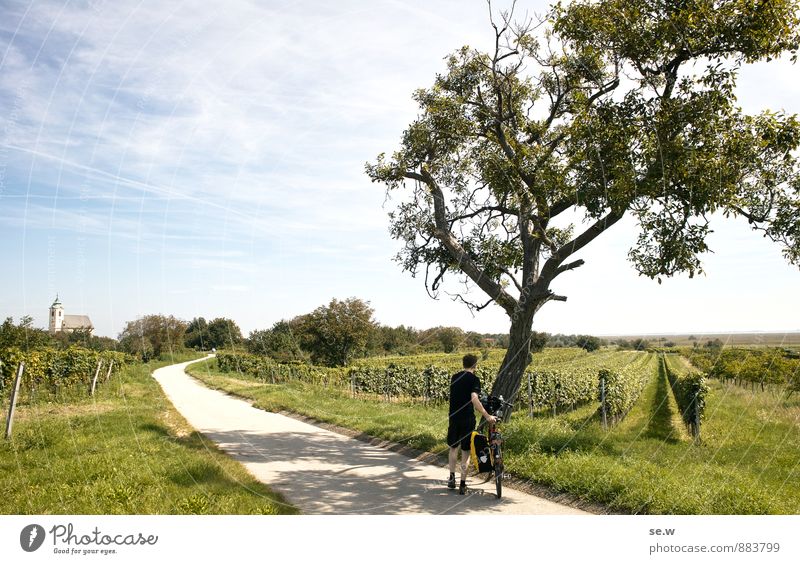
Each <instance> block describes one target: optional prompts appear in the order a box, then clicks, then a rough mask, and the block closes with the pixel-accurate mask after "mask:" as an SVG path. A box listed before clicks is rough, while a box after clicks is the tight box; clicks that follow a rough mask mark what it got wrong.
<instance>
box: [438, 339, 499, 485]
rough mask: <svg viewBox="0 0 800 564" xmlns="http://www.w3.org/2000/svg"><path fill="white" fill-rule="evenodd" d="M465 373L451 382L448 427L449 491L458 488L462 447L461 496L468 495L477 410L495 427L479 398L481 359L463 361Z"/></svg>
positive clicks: (460, 373)
mask: <svg viewBox="0 0 800 564" xmlns="http://www.w3.org/2000/svg"><path fill="white" fill-rule="evenodd" d="M462 364H463V366H464V370H462V371H461V372H459V373H457V374H454V375H453V377H452V378H451V379H450V417H449V424H448V427H447V446H449V447H450V478H449V479H448V480H447V487H448V488H450V489H451V490H453V489H455V487H456V459H457V458H458V449H459V447H461V483H460V484H459V486H458V493H459V494H461V495H464V493H465V492H466V491H467V461H468V460H469V451H470V448H469V447H470V438H471V437H472V431H473V430H474V429H475V411H474V410H475V409H477V410H478V411H479V412H480V413H481V415H483V417H484V419H486V421H488V422H489V423H494V422H495V418H494V417H492V416H491V415H489V413H487V411H486V409H485V408H484V407H483V405H481V400H480V397H479V396H478V394H480V393H481V383H480V380H478V377H477V376H475V368H476V366H477V365H478V357H477V356H475V355H474V354H468V355H466V356H465V357H464V359H463V360H462Z"/></svg>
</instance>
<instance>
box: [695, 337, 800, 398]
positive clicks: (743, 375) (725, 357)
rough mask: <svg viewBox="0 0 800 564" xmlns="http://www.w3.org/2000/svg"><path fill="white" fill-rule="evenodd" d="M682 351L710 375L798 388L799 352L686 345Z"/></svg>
mask: <svg viewBox="0 0 800 564" xmlns="http://www.w3.org/2000/svg"><path fill="white" fill-rule="evenodd" d="M681 352H682V354H683V355H684V356H685V357H686V358H687V359H688V360H689V361H690V362H691V363H692V365H694V366H696V367H697V368H698V369H699V370H701V371H703V372H705V373H707V374H708V375H709V376H710V377H713V378H718V379H720V380H722V381H726V382H732V383H735V384H737V385H739V386H743V387H744V386H749V387H750V389H751V390H754V391H755V390H760V391H764V390H765V389H766V386H768V385H774V386H781V387H785V388H786V389H787V392H788V393H789V394H791V393H793V392H800V354H798V353H797V352H796V351H793V350H791V349H782V348H724V349H721V350H720V349H713V348H705V347H696V348H686V349H682V350H681Z"/></svg>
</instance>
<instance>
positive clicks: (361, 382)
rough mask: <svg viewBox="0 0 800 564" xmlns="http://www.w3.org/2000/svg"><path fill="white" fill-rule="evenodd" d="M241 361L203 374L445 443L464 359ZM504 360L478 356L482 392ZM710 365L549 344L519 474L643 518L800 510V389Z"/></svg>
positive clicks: (517, 429) (345, 423)
mask: <svg viewBox="0 0 800 564" xmlns="http://www.w3.org/2000/svg"><path fill="white" fill-rule="evenodd" d="M682 352H683V351H682ZM238 356H239V355H233V356H232V357H228V356H227V354H226V353H222V354H220V355H219V358H218V359H217V360H212V361H208V362H207V363H206V366H203V365H202V364H201V365H196V366H195V367H194V368H192V369H191V372H192V374H193V375H195V377H197V378H199V379H200V380H202V381H203V382H205V383H206V384H208V385H210V386H212V387H214V388H217V389H223V390H226V391H228V392H230V393H233V394H237V395H241V396H243V397H247V398H250V399H251V400H252V401H253V402H254V404H255V405H258V406H259V407H262V408H264V409H267V410H271V411H280V410H287V411H290V412H296V413H301V414H303V415H306V416H309V417H312V418H315V419H318V420H321V421H325V422H328V423H332V424H335V425H339V426H342V427H346V428H350V429H354V430H357V431H359V432H362V433H366V434H367V435H370V436H375V437H380V438H382V439H386V440H390V441H395V442H400V443H403V444H406V445H408V446H410V447H412V448H415V449H419V450H425V451H428V452H435V453H441V452H445V451H446V445H444V436H445V434H446V433H445V431H446V427H447V404H446V402H443V401H441V400H442V399H443V398H445V397H446V384H447V382H448V379H447V378H448V376H449V375H450V374H453V373H455V372H456V371H458V370H459V369H460V361H461V355H460V354H459V355H455V354H451V355H445V354H426V355H418V356H409V357H403V356H398V357H390V358H375V359H368V360H361V361H357V362H355V363H354V365H353V366H352V367H350V368H348V369H336V370H330V369H324V368H315V369H314V370H315V371H314V372H309V373H307V374H306V373H305V372H304V371H305V370H309V369H307V368H304V367H302V366H295V367H294V369H293V370H288V369H287V368H281V367H278V366H275V365H272V364H269V363H267V364H261V365H260V366H261V372H260V374H259V375H258V376H255V372H252V373H251V372H244V371H241V372H240V373H239V374H235V373H234V372H235V370H236V369H237V368H236V367H238V369H240V370H241V369H245V368H248V366H251V364H250V363H256V364H258V361H257V360H254V359H248V358H247V356H246V355H242V357H241V358H238V359H237V358H236V357H238ZM501 358H502V354H497V355H495V354H494V352H493V354H492V355H491V356H490V357H489V358H488V359H485V360H482V361H479V364H478V367H479V375H480V378H481V382H482V384H483V386H484V388H487V387H489V386H490V385H491V383H492V381H493V378H494V376H495V375H494V371H495V370H496V369H497V367H498V366H499V362H500V360H501ZM223 366H225V367H226V368H227V369H228V370H227V371H223V370H222V367H223ZM270 370H271V371H272V372H270ZM705 370H706V368H704V367H703V366H701V365H700V363H697V365H693V364H692V363H689V362H688V361H687V360H686V359H685V358H684V357H682V355H681V354H676V353H675V352H673V353H665V354H662V353H654V352H635V351H613V350H610V349H601V350H599V351H596V352H593V353H586V352H585V351H582V350H578V349H545V350H544V351H542V352H541V353H537V354H535V355H534V357H533V362H532V363H531V365H530V367H529V370H528V372H527V373H526V374H525V377H524V378H523V380H522V385H521V388H520V391H519V394H518V397H517V398H516V402H515V404H516V409H515V415H514V417H512V419H511V420H510V421H509V422H508V424H507V425H508V426H507V441H508V442H507V447H508V451H507V452H508V459H507V463H508V465H507V469H508V470H509V471H511V472H513V473H514V474H515V475H517V476H519V477H520V478H523V479H526V480H530V481H531V482H534V483H538V484H545V485H550V486H551V487H553V488H555V489H557V490H558V491H564V492H570V493H572V494H574V495H576V496H578V497H580V498H584V499H590V500H593V501H597V502H600V503H603V504H605V505H606V506H608V507H609V508H612V509H620V510H623V511H625V512H631V513H680V514H713V513H725V514H730V513H733V514H745V513H757V514H766V513H796V512H800V485H799V483H798V482H797V480H796V478H797V473H798V471H800V469H798V467H797V460H798V457H799V456H800V434H798V433H797V421H798V419H797V415H798V409H800V397H798V396H797V395H796V396H794V397H791V398H787V396H786V394H770V393H766V394H754V393H752V392H751V391H750V385H749V383H748V386H747V388H744V387H741V386H736V385H733V384H731V383H730V382H726V381H725V380H723V379H722V378H718V377H714V378H708V377H705ZM279 371H283V372H279ZM272 378H275V382H276V385H271V382H272ZM254 380H255V381H260V382H263V383H265V384H266V385H262V386H254V385H253V381H254ZM529 382H530V388H529V384H528V383H529ZM354 384H355V386H354ZM354 388H355V390H354ZM529 390H530V391H529ZM604 419H605V423H606V424H605V425H603V422H604ZM698 423H702V437H701V438H702V440H697V439H698V437H697V435H696V433H699V432H700V430H701V429H700V425H699V424H698ZM693 438H694V440H692V439H693Z"/></svg>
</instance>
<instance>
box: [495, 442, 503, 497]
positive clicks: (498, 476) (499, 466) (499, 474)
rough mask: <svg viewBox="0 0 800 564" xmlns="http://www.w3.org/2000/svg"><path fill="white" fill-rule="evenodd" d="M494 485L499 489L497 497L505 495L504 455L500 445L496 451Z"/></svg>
mask: <svg viewBox="0 0 800 564" xmlns="http://www.w3.org/2000/svg"><path fill="white" fill-rule="evenodd" d="M494 487H495V490H496V491H497V499H500V498H501V497H503V457H502V453H501V452H500V447H499V446H498V447H497V450H496V451H495V463H494Z"/></svg>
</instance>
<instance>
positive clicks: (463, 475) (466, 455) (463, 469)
mask: <svg viewBox="0 0 800 564" xmlns="http://www.w3.org/2000/svg"><path fill="white" fill-rule="evenodd" d="M468 461H469V451H468V450H462V451H461V481H462V482H466V481H467V462H468Z"/></svg>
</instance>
